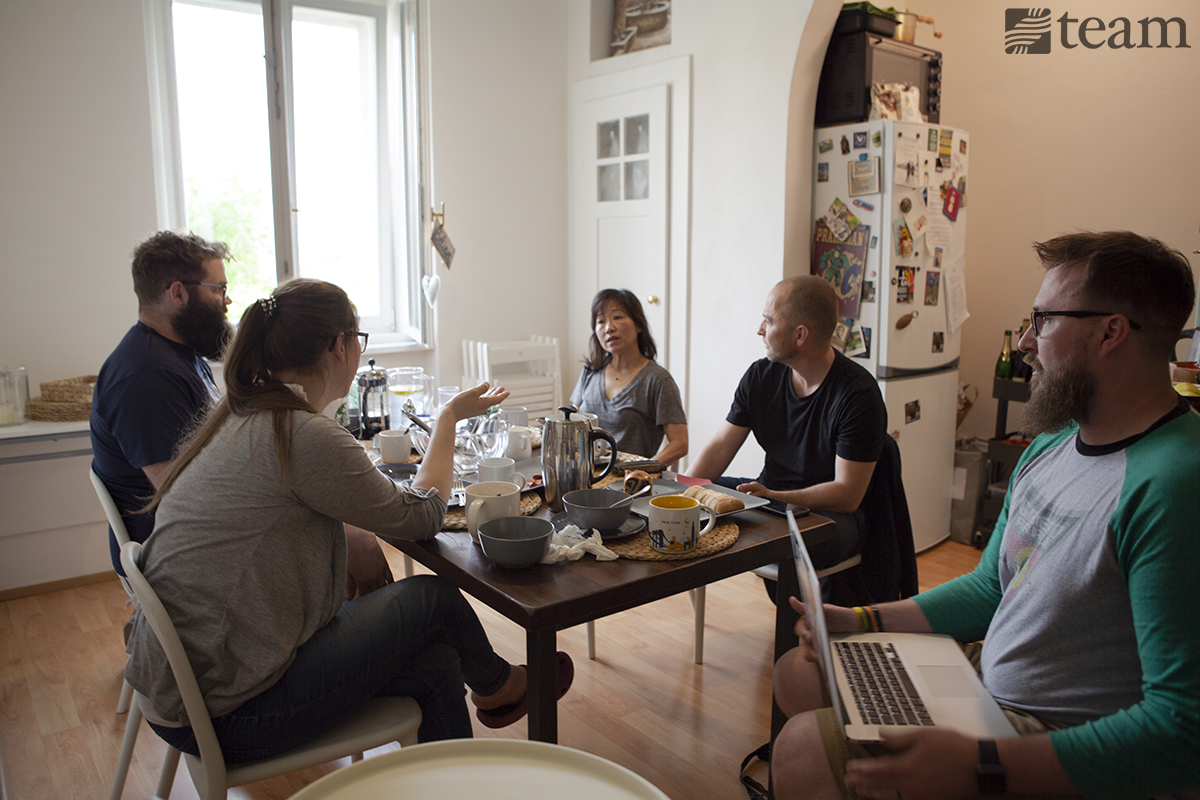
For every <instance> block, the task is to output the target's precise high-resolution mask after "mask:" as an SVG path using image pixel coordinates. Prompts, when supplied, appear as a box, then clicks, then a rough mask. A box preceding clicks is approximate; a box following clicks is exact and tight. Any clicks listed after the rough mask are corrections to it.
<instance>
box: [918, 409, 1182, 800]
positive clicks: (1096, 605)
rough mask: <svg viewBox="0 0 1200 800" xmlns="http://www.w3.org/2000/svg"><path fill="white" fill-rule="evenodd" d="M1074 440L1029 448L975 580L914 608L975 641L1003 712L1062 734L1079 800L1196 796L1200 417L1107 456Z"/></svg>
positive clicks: (1061, 436)
mask: <svg viewBox="0 0 1200 800" xmlns="http://www.w3.org/2000/svg"><path fill="white" fill-rule="evenodd" d="M1077 430H1078V429H1077V428H1076V427H1075V426H1071V428H1070V429H1068V430H1065V431H1062V432H1059V433H1055V434H1048V435H1044V436H1040V437H1038V438H1037V439H1036V440H1035V441H1034V442H1033V444H1031V445H1030V446H1029V448H1028V450H1027V452H1026V453H1025V455H1024V456H1023V457H1022V458H1021V461H1020V463H1019V464H1018V465H1017V468H1016V471H1015V472H1014V473H1013V478H1012V482H1011V484H1010V488H1009V492H1008V498H1007V500H1006V501H1005V507H1004V511H1003V513H1002V514H1001V516H1000V519H999V521H998V522H997V525H996V535H994V536H993V537H992V540H991V541H990V542H989V544H988V547H987V550H986V551H985V552H984V554H983V558H982V560H981V562H980V564H979V567H978V568H977V569H976V570H975V571H974V572H972V573H971V574H969V575H965V576H963V577H962V578H959V579H958V580H955V581H951V582H950V583H947V584H944V585H942V586H940V587H938V588H936V589H934V590H932V591H930V592H927V593H925V594H922V595H918V596H917V597H916V598H915V600H916V601H917V604H918V605H919V606H920V607H921V610H922V611H923V612H924V613H925V616H926V617H927V618H928V619H929V621H930V623H931V624H932V625H933V628H934V630H935V631H938V632H940V633H947V634H950V635H952V636H954V637H955V638H957V639H958V640H959V641H964V642H968V641H974V640H977V639H980V638H983V639H984V640H985V641H984V647H983V656H982V661H981V669H982V673H983V682H984V685H985V686H986V687H987V689H988V691H989V692H991V693H992V695H993V696H994V697H995V698H996V700H997V701H998V702H1000V703H1001V704H1002V705H1005V706H1009V707H1013V708H1018V709H1023V710H1025V711H1028V712H1030V713H1032V714H1034V715H1035V716H1037V717H1038V718H1039V719H1041V720H1043V721H1044V722H1047V723H1049V724H1052V725H1055V726H1060V727H1061V728H1062V730H1058V731H1055V732H1053V733H1051V734H1050V739H1051V742H1052V743H1053V745H1054V750H1055V753H1056V754H1057V755H1058V758H1059V761H1060V762H1061V763H1062V765H1063V767H1064V769H1065V770H1066V772H1067V774H1068V775H1069V776H1070V778H1071V780H1072V782H1073V783H1074V784H1075V786H1076V787H1078V788H1079V790H1080V791H1082V792H1083V793H1084V795H1086V796H1087V797H1089V798H1104V799H1105V800H1108V798H1148V797H1152V796H1156V795H1163V794H1168V793H1179V792H1182V791H1190V792H1193V793H1195V794H1194V795H1192V796H1196V797H1200V513H1198V511H1197V508H1198V502H1200V415H1198V414H1196V413H1194V412H1192V411H1190V410H1189V408H1188V406H1186V405H1185V404H1184V403H1183V402H1182V401H1181V402H1180V405H1179V406H1178V407H1177V408H1176V409H1175V410H1174V411H1172V412H1171V413H1170V414H1168V415H1167V416H1166V417H1164V418H1163V419H1162V420H1160V421H1159V422H1158V423H1156V424H1155V425H1154V426H1153V427H1151V428H1150V429H1149V430H1148V431H1146V432H1145V433H1143V434H1140V435H1138V436H1135V437H1132V438H1130V439H1127V440H1125V441H1122V442H1118V443H1116V444H1113V445H1108V446H1104V447H1090V446H1088V445H1085V444H1083V443H1082V442H1081V441H1080V440H1079V437H1078V436H1077ZM1001 531H1002V532H1003V533H1002V534H1001Z"/></svg>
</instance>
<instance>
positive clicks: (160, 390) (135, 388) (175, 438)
mask: <svg viewBox="0 0 1200 800" xmlns="http://www.w3.org/2000/svg"><path fill="white" fill-rule="evenodd" d="M228 258H229V250H228V248H227V247H226V246H225V245H224V244H221V243H219V242H208V241H206V240H204V239H202V238H201V237H199V236H196V235H194V234H191V233H187V234H183V233H175V232H173V231H162V232H160V233H157V234H155V235H154V236H152V237H150V238H149V239H147V240H146V241H144V242H142V243H141V244H139V245H138V246H137V249H136V250H134V252H133V290H134V293H135V294H136V295H137V298H138V321H137V323H136V324H135V325H134V326H133V327H132V328H130V329H129V332H128V333H126V334H125V338H123V339H122V340H121V343H120V344H118V345H117V348H116V349H115V350H114V351H113V352H112V354H111V355H110V356H109V357H108V359H107V360H106V361H105V362H104V366H103V367H101V369H100V376H99V378H98V380H97V381H96V391H95V395H94V396H93V399H92V416H91V429H92V454H93V458H92V469H93V470H95V472H96V474H97V475H99V476H100V478H101V480H103V481H104V484H105V486H107V487H108V491H109V494H111V495H112V498H113V501H114V502H115V503H116V504H117V508H119V509H120V511H121V516H122V517H123V518H124V520H125V528H126V530H127V531H128V532H129V537H130V539H132V540H134V541H138V542H143V541H145V540H146V537H148V536H149V535H150V532H151V531H152V530H153V529H154V514H153V513H152V512H151V513H145V514H140V513H136V512H138V511H139V510H140V509H141V508H142V507H143V506H145V505H146V502H147V501H148V499H149V498H150V497H152V496H153V495H154V492H155V490H156V489H157V488H158V487H159V485H160V484H161V483H162V479H163V477H164V476H165V474H166V472H167V469H168V468H169V467H170V465H171V460H172V459H173V458H174V453H175V445H176V444H177V443H178V442H179V440H180V439H181V438H182V437H183V435H184V434H185V433H186V432H187V431H188V430H189V429H190V428H191V426H192V424H193V423H194V421H195V420H196V419H197V417H199V416H200V414H202V413H203V412H204V411H206V410H207V409H208V407H209V406H210V405H212V404H213V403H214V402H216V401H217V400H218V399H220V391H219V390H218V389H217V385H216V383H215V382H214V381H213V375H212V371H211V370H210V369H209V366H208V363H207V362H206V361H205V359H211V360H220V358H221V354H222V353H223V351H224V349H225V346H226V345H227V344H228V343H229V340H230V338H231V337H232V335H233V326H232V325H231V324H230V323H229V319H228V311H227V309H228V306H229V304H230V302H231V301H230V299H229V297H228V293H227V291H226V287H227V283H226V278H225V263H224V262H225V261H226V260H227V259H228ZM109 547H110V551H111V554H112V561H113V567H114V569H116V571H117V573H118V574H123V572H122V570H121V564H120V550H119V548H118V546H117V541H116V537H115V536H114V535H113V533H112V531H111V530H110V531H109Z"/></svg>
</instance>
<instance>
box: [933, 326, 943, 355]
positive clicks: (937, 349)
mask: <svg viewBox="0 0 1200 800" xmlns="http://www.w3.org/2000/svg"><path fill="white" fill-rule="evenodd" d="M945 350H946V334H945V332H944V331H934V332H933V350H932V351H931V352H934V353H943V352H945Z"/></svg>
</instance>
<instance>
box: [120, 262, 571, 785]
mask: <svg viewBox="0 0 1200 800" xmlns="http://www.w3.org/2000/svg"><path fill="white" fill-rule="evenodd" d="M366 341H367V334H365V333H360V332H359V330H358V321H357V319H356V316H355V309H354V306H353V304H352V303H351V302H350V299H349V298H348V297H347V296H346V293H345V292H344V291H342V290H341V289H340V288H338V287H337V286H334V285H333V284H330V283H325V282H324V281H317V280H311V279H297V280H293V281H290V282H288V283H286V284H284V285H282V286H280V287H279V288H277V289H276V290H275V291H274V292H273V294H272V296H271V297H268V298H265V299H262V300H259V301H257V302H255V303H252V304H251V305H250V307H249V308H247V309H246V312H245V314H244V315H243V316H242V321H241V324H240V326H239V327H238V330H237V333H236V334H235V336H234V339H233V342H232V343H231V345H230V347H229V351H228V353H227V355H226V361H225V363H226V368H225V377H226V384H227V391H226V393H225V396H224V398H223V399H222V400H221V402H220V403H219V404H217V405H216V406H215V407H214V408H213V410H212V411H211V412H210V413H209V415H208V417H207V418H206V419H205V420H204V422H203V424H202V425H201V426H200V428H199V429H198V430H197V431H196V433H195V434H194V435H193V436H192V437H191V439H190V440H188V441H187V442H185V443H184V445H183V451H182V453H181V454H180V455H179V457H178V458H176V459H175V461H174V462H173V465H172V467H171V470H170V472H169V473H168V475H167V477H166V479H165V481H164V483H163V485H162V487H161V488H160V489H159V491H158V493H157V494H156V495H155V496H154V498H153V500H152V501H151V503H150V506H149V507H157V513H156V524H155V528H154V533H152V534H151V535H150V538H149V539H147V541H146V543H145V545H144V549H143V551H142V562H143V563H142V570H143V572H144V573H145V575H146V578H147V580H149V582H150V584H151V585H152V586H153V587H154V590H155V592H156V593H157V594H158V596H159V597H160V598H161V599H162V601H163V604H164V605H165V606H166V609H167V611H168V613H169V614H170V616H171V619H172V621H173V622H174V623H175V626H176V628H177V629H178V630H179V635H180V638H181V639H182V640H183V645H184V649H185V650H186V651H187V655H188V660H189V661H190V662H191V664H192V667H193V669H194V670H195V673H196V677H197V679H198V681H199V683H200V689H201V691H202V692H203V693H204V699H205V702H206V703H207V705H208V709H209V712H210V713H211V715H212V717H213V726H214V728H215V729H216V733H217V739H218V740H219V741H220V743H221V749H222V751H223V752H224V754H225V758H226V759H227V760H228V761H231V762H238V761H249V760H257V759H261V758H265V757H269V756H273V755H277V754H279V753H281V752H284V751H287V750H289V749H291V748H293V747H295V746H297V745H299V744H301V743H303V742H304V741H307V740H308V739H311V738H313V737H315V736H317V735H318V734H320V733H322V732H324V731H326V730H328V729H329V728H330V727H332V726H333V725H334V724H335V723H337V722H338V721H339V720H340V719H341V718H342V717H343V716H344V715H345V714H346V713H347V712H348V711H350V710H352V709H353V708H355V707H356V706H357V705H360V704H361V703H363V702H365V701H366V700H368V699H369V698H371V697H374V696H379V695H391V696H408V697H413V698H414V699H416V701H417V702H418V704H419V705H420V707H421V713H422V721H421V727H420V730H419V737H420V739H421V740H422V741H429V740H433V739H447V738H460V737H469V736H471V722H470V717H469V714H468V711H467V705H466V702H465V699H464V690H463V684H464V682H465V683H466V684H467V685H468V686H470V687H471V689H472V690H473V694H472V699H473V701H474V704H475V706H476V716H477V717H478V718H479V719H480V721H481V722H483V723H484V724H485V725H488V726H490V727H500V726H502V725H506V724H509V723H511V722H513V721H515V720H516V719H519V718H520V717H521V716H523V714H524V713H525V711H526V697H525V685H526V671H525V669H524V668H523V667H513V666H510V665H509V664H508V662H506V661H505V660H504V659H502V658H501V657H500V656H498V655H497V654H496V653H495V652H494V651H493V650H492V647H491V644H490V643H489V642H488V639H487V635H486V634H485V633H484V630H483V627H482V626H481V624H480V622H479V619H478V618H477V617H476V616H475V613H474V611H473V610H472V609H471V607H470V606H469V605H468V604H467V602H466V600H465V599H464V598H463V596H462V595H461V594H460V593H459V592H458V590H457V589H455V588H454V587H453V586H451V585H450V584H449V583H447V582H446V581H444V580H442V579H441V578H438V577H436V576H433V575H420V576H416V577H412V578H408V579H405V580H402V581H399V582H395V583H393V582H392V579H391V572H390V570H389V569H388V568H387V563H386V561H385V560H383V556H382V553H381V552H380V551H379V546H378V542H377V541H376V540H375V534H374V533H369V531H375V532H377V533H378V534H379V536H381V537H383V538H384V539H390V540H393V541H395V540H402V539H403V540H421V539H429V538H432V537H433V536H435V535H436V534H437V532H438V531H439V530H440V528H441V526H442V521H443V518H444V516H445V512H446V502H445V500H444V499H443V498H446V497H449V496H450V484H451V479H452V463H453V448H454V442H453V438H454V425H455V423H456V422H457V421H458V420H460V419H463V418H466V417H471V416H475V415H478V414H482V413H484V412H485V411H486V410H487V409H488V407H489V406H492V405H495V404H497V403H499V402H502V401H503V400H504V398H505V397H507V396H508V392H506V391H504V390H503V389H502V388H499V387H498V388H496V389H489V387H488V385H487V384H483V385H481V386H477V387H475V388H474V389H470V390H468V391H465V392H463V393H461V394H460V395H458V396H457V397H455V398H454V399H453V400H451V401H450V402H449V403H447V405H446V407H445V409H444V410H443V411H442V415H441V417H440V418H439V420H438V425H437V427H436V428H435V429H434V432H433V436H432V439H431V441H430V444H429V448H428V452H427V453H426V456H425V459H424V460H423V462H422V464H421V467H420V470H419V471H418V472H417V475H416V477H415V478H414V479H413V482H412V487H411V488H401V487H400V486H398V485H397V484H396V483H394V482H393V481H392V480H390V479H389V478H387V477H386V476H384V475H383V474H382V473H380V472H379V471H378V470H377V469H375V468H374V466H373V465H372V464H371V460H370V458H369V457H368V456H367V455H366V453H365V451H364V450H363V448H362V447H361V446H360V444H359V443H358V442H357V441H356V440H355V439H354V438H353V437H352V436H350V434H348V433H347V432H346V431H345V430H344V429H343V428H341V427H340V426H339V425H338V424H337V423H336V422H334V421H333V420H332V419H330V418H329V417H326V416H324V415H323V414H322V411H323V409H325V408H326V407H327V406H328V405H329V404H330V403H332V402H333V401H335V400H337V399H339V398H342V397H344V396H345V395H346V393H347V392H348V391H349V390H350V385H351V383H352V382H353V380H354V377H355V373H356V370H357V366H358V362H359V358H360V356H361V354H362V349H363V348H364V347H365V346H366ZM354 526H362V527H361V528H356V527H354ZM364 529H365V530H364ZM354 595H357V597H355V598H354V599H352V600H349V601H348V602H344V601H347V600H348V598H350V597H352V596H354ZM128 651H129V654H130V659H129V664H128V666H127V667H126V677H127V678H128V679H129V682H130V684H132V685H133V686H134V688H136V689H137V690H138V691H140V692H141V693H142V694H144V695H146V696H147V697H149V698H150V700H151V702H152V703H153V704H154V708H155V710H156V712H157V713H158V715H159V716H160V717H161V718H162V719H165V720H173V721H177V722H178V723H179V726H178V727H167V726H162V725H154V726H153V727H154V730H155V732H157V733H158V735H159V736H161V737H162V738H163V739H165V740H166V741H167V742H168V743H169V744H171V745H172V746H174V747H176V748H178V749H179V750H182V751H183V752H186V753H193V754H195V753H196V752H197V747H196V742H195V738H194V737H193V735H192V731H191V728H190V727H189V726H188V724H187V719H186V717H185V716H184V715H183V705H182V700H181V698H180V695H179V690H178V687H177V686H176V685H175V681H174V679H173V677H172V675H171V671H170V670H169V669H168V668H167V664H166V657H165V655H164V654H163V652H162V650H161V648H160V646H159V644H158V641H157V639H156V638H155V636H154V634H153V632H152V631H151V629H150V626H149V624H148V622H147V620H146V619H145V618H144V617H143V616H142V614H141V613H140V612H137V613H135V615H134V620H133V630H132V634H131V636H130V639H129V645H128ZM559 673H560V674H559V678H560V689H561V690H562V691H564V692H565V691H566V687H567V686H568V685H569V684H570V680H571V677H572V674H573V669H572V667H571V665H570V660H569V659H567V658H566V656H565V654H560V670H559Z"/></svg>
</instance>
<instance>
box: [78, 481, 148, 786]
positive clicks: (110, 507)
mask: <svg viewBox="0 0 1200 800" xmlns="http://www.w3.org/2000/svg"><path fill="white" fill-rule="evenodd" d="M88 477H90V478H91V479H92V486H93V488H95V490H96V497H98V498H99V499H100V506H101V507H102V508H103V509H104V516H105V517H107V518H108V524H109V526H111V527H112V530H113V534H114V535H115V536H116V537H117V545H118V546H120V547H124V546H125V544H126V543H127V542H128V541H129V533H128V532H127V531H126V530H125V520H123V519H122V518H121V512H120V510H118V509H117V504H116V503H115V502H113V499H112V495H110V494H109V493H108V487H107V486H105V485H104V481H102V480H100V476H99V475H97V474H96V472H95V470H92V469H89V470H88ZM117 577H118V578H121V585H122V586H124V587H125V592H126V593H127V594H128V595H129V598H130V600H133V601H134V602H135V603H136V602H137V600H136V599H135V598H134V596H133V589H132V588H130V586H129V581H127V580H125V578H124V577H122V576H120V575H118V576H117ZM126 606H128V603H126ZM132 698H133V687H132V686H130V685H129V681H127V680H125V678H124V676H122V678H121V698H120V699H119V700H118V701H117V713H118V714H124V713H125V712H126V711H128V710H129V704H130V701H131V699H132ZM125 730H126V736H129V735H130V731H129V726H128V724H126V729H125ZM137 731H138V726H137V725H134V726H133V731H132V738H131V739H130V742H129V753H130V755H132V754H133V744H134V742H135V741H136V740H137ZM128 772H129V759H128V758H125V759H122V760H121V761H120V762H119V763H118V764H117V774H116V777H115V778H113V797H114V798H117V797H120V796H121V792H122V791H124V789H125V776H126V774H127V773H128Z"/></svg>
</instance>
